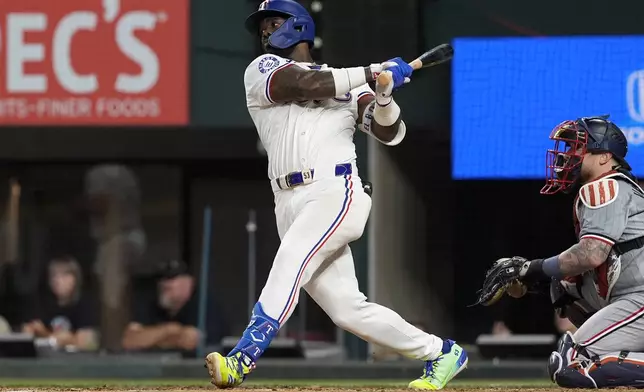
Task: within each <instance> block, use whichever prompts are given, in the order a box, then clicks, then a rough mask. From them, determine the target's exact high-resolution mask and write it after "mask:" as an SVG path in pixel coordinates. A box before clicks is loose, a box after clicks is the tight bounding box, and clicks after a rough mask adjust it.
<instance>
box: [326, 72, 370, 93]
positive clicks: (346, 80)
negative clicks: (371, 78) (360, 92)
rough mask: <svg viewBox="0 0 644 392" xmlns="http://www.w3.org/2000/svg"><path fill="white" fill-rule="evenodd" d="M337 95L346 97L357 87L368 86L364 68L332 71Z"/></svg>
mask: <svg viewBox="0 0 644 392" xmlns="http://www.w3.org/2000/svg"><path fill="white" fill-rule="evenodd" d="M331 74H332V75H333V82H334V83H335V95H336V96H341V95H345V94H346V93H348V92H349V91H351V90H353V89H354V88H356V87H360V86H362V85H364V84H367V76H366V75H365V69H364V67H353V68H339V69H332V70H331Z"/></svg>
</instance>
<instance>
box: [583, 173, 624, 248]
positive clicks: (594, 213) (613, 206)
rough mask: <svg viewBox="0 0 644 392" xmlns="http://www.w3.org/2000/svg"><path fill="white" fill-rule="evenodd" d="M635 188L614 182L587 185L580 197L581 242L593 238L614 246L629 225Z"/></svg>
mask: <svg viewBox="0 0 644 392" xmlns="http://www.w3.org/2000/svg"><path fill="white" fill-rule="evenodd" d="M631 197H632V188H631V186H630V185H629V184H625V183H623V182H621V181H617V180H614V179H607V180H599V181H595V182H592V183H590V184H587V185H584V186H583V187H582V188H581V190H580V193H579V198H580V203H579V223H580V232H579V239H580V240H581V239H582V238H594V239H598V240H600V241H603V242H605V243H607V244H609V245H611V246H613V245H614V244H615V243H616V242H617V241H618V240H619V239H620V237H621V236H622V234H623V233H624V229H625V228H626V222H627V221H628V210H629V203H630V199H631Z"/></svg>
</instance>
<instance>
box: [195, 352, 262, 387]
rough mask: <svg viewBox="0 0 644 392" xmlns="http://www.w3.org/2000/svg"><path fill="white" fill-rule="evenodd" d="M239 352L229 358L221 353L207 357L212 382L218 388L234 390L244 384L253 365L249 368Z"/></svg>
mask: <svg viewBox="0 0 644 392" xmlns="http://www.w3.org/2000/svg"><path fill="white" fill-rule="evenodd" d="M242 355H243V354H242V353H240V352H238V353H236V354H234V355H231V356H229V357H224V356H223V355H221V354H219V353H210V354H208V356H207V357H206V367H207V368H208V373H210V378H211V379H212V380H211V381H210V382H211V383H212V384H213V385H214V386H216V387H218V388H234V387H236V386H238V385H240V384H241V383H242V382H244V379H245V378H246V375H247V374H248V373H250V372H251V370H252V368H253V367H254V366H253V365H250V366H247V365H246V364H245V363H244V360H243V358H242Z"/></svg>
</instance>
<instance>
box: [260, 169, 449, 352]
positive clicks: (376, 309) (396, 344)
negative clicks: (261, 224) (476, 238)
mask: <svg viewBox="0 0 644 392" xmlns="http://www.w3.org/2000/svg"><path fill="white" fill-rule="evenodd" d="M353 173H354V174H353V175H345V176H338V177H329V178H324V179H320V180H317V181H315V182H312V183H310V184H308V185H302V186H298V187H295V188H293V189H288V190H282V191H278V192H276V193H275V215H276V218H277V228H278V231H279V236H280V239H281V240H282V241H281V244H280V247H279V250H278V251H277V255H276V256H275V260H274V262H273V266H272V268H271V271H270V274H269V276H268V280H267V282H266V285H265V286H264V289H263V290H262V293H261V295H260V298H259V303H260V304H261V305H262V307H263V310H264V312H265V313H266V314H267V315H268V316H270V317H271V318H273V319H275V320H277V321H278V322H279V325H280V326H281V325H284V323H285V322H286V321H287V320H288V318H289V317H290V316H291V314H292V312H293V310H294V309H295V306H296V305H297V302H298V297H299V291H300V288H304V289H305V290H306V291H307V292H308V294H309V295H310V296H311V298H313V300H315V302H317V304H318V305H320V307H321V308H322V309H323V310H324V311H325V312H326V313H327V315H328V316H329V317H330V318H331V319H332V320H333V322H334V323H335V324H336V325H338V326H339V327H341V328H343V329H345V330H347V331H350V332H352V333H354V334H355V335H357V336H359V337H361V338H362V339H364V340H366V341H368V342H372V343H375V344H378V345H381V346H385V347H388V348H390V349H392V350H395V351H397V352H399V353H401V354H403V355H406V356H408V357H411V358H416V359H433V358H435V357H436V356H437V355H438V354H439V353H440V351H441V348H442V344H443V342H442V340H441V339H440V338H438V337H436V336H434V335H430V334H428V333H425V332H423V331H421V330H420V329H418V328H416V327H414V326H413V325H411V324H409V323H408V322H406V321H405V320H403V319H402V317H400V316H399V315H398V314H397V313H395V312H394V311H392V310H390V309H388V308H385V307H383V306H380V305H378V304H375V303H371V302H367V299H366V297H365V295H364V294H363V293H361V292H360V289H359V288H358V280H357V278H356V275H355V269H354V264H353V257H352V255H351V249H350V248H349V245H348V244H349V243H350V242H352V241H355V240H357V239H358V238H360V236H361V235H362V233H363V231H364V227H365V224H366V222H367V218H368V217H369V211H370V210H371V198H370V197H369V196H368V195H367V194H366V193H365V192H364V190H363V188H362V181H361V180H360V178H359V177H358V176H357V169H356V168H355V166H354V168H353Z"/></svg>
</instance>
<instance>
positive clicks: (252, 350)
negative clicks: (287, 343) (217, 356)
mask: <svg viewBox="0 0 644 392" xmlns="http://www.w3.org/2000/svg"><path fill="white" fill-rule="evenodd" d="M279 329H280V325H279V322H277V320H274V319H272V318H270V317H269V316H267V315H266V313H264V309H263V308H262V304H260V303H259V302H258V303H257V304H255V307H254V308H253V314H252V315H251V318H250V323H248V327H246V330H245V331H244V333H243V334H242V338H241V339H239V342H237V345H236V346H235V348H233V349H232V351H231V352H230V353H228V356H231V355H235V354H237V353H238V352H241V353H242V354H243V355H242V360H243V362H244V365H246V366H247V367H251V366H252V365H253V364H254V363H255V362H257V359H259V357H260V356H261V355H262V354H263V353H264V351H266V349H267V348H268V346H269V345H270V344H271V340H273V338H274V337H275V335H277V332H278V331H279Z"/></svg>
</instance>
